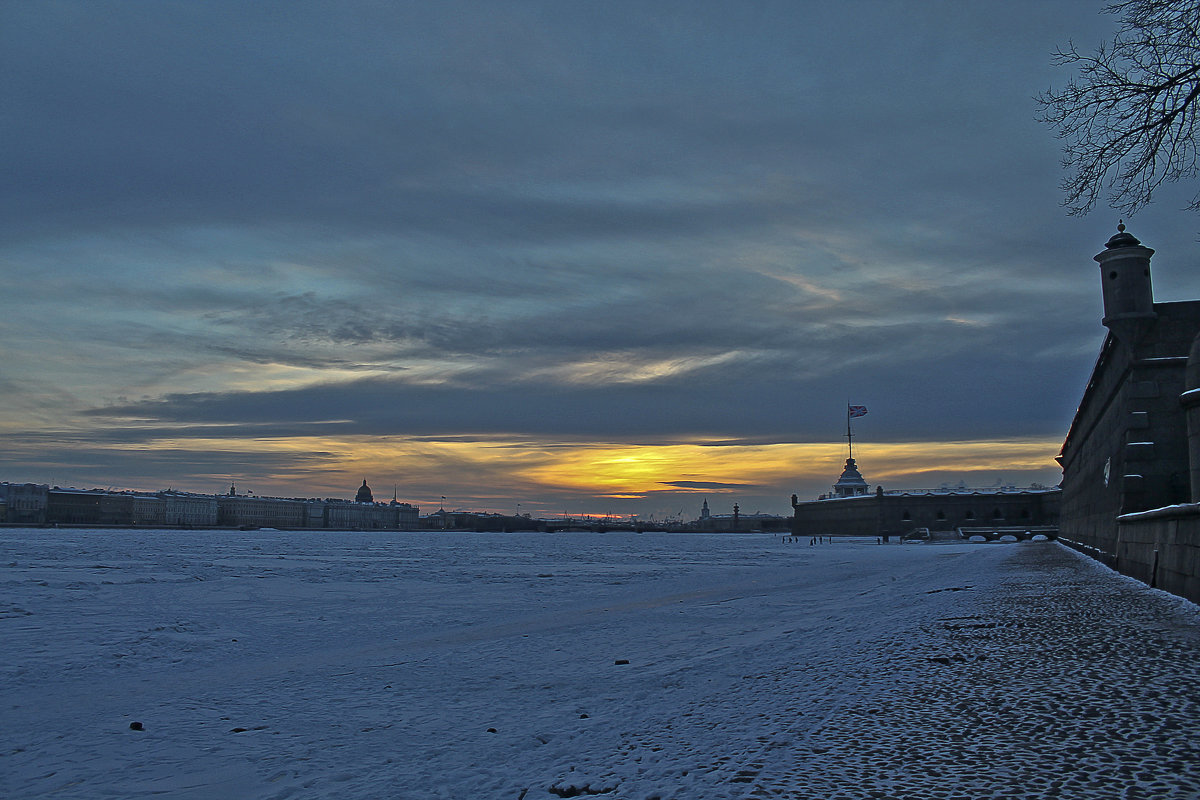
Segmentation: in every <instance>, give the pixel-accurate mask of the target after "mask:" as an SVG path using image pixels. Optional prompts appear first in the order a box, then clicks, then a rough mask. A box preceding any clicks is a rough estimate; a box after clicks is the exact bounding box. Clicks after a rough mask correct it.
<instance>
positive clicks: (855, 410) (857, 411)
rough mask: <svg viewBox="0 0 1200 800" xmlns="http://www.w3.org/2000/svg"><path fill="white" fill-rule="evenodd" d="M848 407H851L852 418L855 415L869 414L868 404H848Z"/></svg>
mask: <svg viewBox="0 0 1200 800" xmlns="http://www.w3.org/2000/svg"><path fill="white" fill-rule="evenodd" d="M847 408H848V409H849V413H850V417H851V418H852V419H853V418H854V417H865V416H866V415H867V407H866V406H847Z"/></svg>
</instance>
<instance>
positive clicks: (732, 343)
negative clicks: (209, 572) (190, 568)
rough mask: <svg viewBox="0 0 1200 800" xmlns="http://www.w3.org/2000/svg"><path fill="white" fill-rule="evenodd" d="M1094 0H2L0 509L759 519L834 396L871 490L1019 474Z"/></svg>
mask: <svg viewBox="0 0 1200 800" xmlns="http://www.w3.org/2000/svg"><path fill="white" fill-rule="evenodd" d="M1103 5H1104V3H1103V2H1083V1H1082V0H1061V1H1060V2H1050V3H1047V2H1004V3H1000V2H959V1H957V0H956V1H954V2H922V3H901V2H895V3H889V2H845V3H836V4H832V3H815V2H814V3H809V2H796V1H795V0H790V1H789V2H697V1H696V0H692V1H691V2H686V3H684V2H655V3H645V2H636V3H635V2H619V1H618V2H605V3H595V2H570V1H563V0H554V1H553V2H524V1H523V0H517V1H516V2H505V3H490V2H481V1H479V0H473V1H471V2H459V1H458V0H448V1H447V2H438V3H385V2H342V3H336V4H332V3H306V2H280V3H271V2H261V3H240V2H233V3H227V2H220V1H219V0H215V1H214V2H205V3H193V2H160V1H159V0H155V1H154V2H100V3H97V2H39V3H21V2H3V3H0V143H2V144H3V159H2V161H0V165H2V166H0V169H3V175H2V180H0V211H2V213H0V275H2V277H3V290H2V291H0V343H2V352H3V359H2V360H0V439H2V443H0V481H2V480H7V481H14V482H26V481H28V482H36V483H47V484H50V485H58V486H76V487H114V488H122V489H143V490H158V489H165V488H176V489H185V490H190V491H198V492H222V491H227V490H228V487H229V485H230V484H231V483H232V484H235V485H236V486H237V487H238V490H239V491H252V492H254V493H255V494H260V495H275V496H287V497H353V493H354V491H355V489H356V488H357V487H358V486H359V485H360V483H361V482H362V481H363V480H364V479H365V480H367V481H368V483H369V484H370V485H371V487H372V488H373V489H374V491H375V494H376V497H377V498H383V499H390V498H391V497H392V496H396V497H398V498H399V499H400V500H402V501H408V502H412V503H416V504H419V505H420V506H421V508H422V511H423V512H428V511H432V510H436V508H437V507H438V506H439V505H442V503H443V501H442V499H441V498H442V497H445V498H446V500H445V501H444V502H445V507H446V508H463V509H472V510H491V511H498V512H503V513H515V512H517V511H518V510H519V511H520V512H521V513H530V514H533V515H535V516H550V515H558V514H562V513H568V514H638V515H640V516H642V517H643V518H645V517H650V516H655V517H658V518H661V517H668V516H682V517H683V518H689V519H690V518H695V517H696V516H697V515H698V513H699V510H700V506H701V503H702V502H703V500H704V499H707V500H708V502H709V506H710V508H711V509H712V511H713V513H731V511H732V508H733V505H734V503H737V504H738V505H739V506H740V509H741V511H742V513H754V512H762V513H776V514H786V513H790V503H789V498H790V495H791V494H793V493H797V494H799V495H800V496H801V497H802V498H810V497H815V496H816V495H818V494H819V493H821V492H822V491H825V490H827V489H828V487H829V485H830V484H831V483H833V481H834V480H836V478H837V476H838V475H839V474H840V472H841V468H842V465H843V462H844V461H845V458H846V441H845V427H846V405H847V403H854V404H861V405H865V406H867V407H868V409H869V413H868V414H867V416H865V417H862V418H861V419H857V420H856V421H855V431H854V432H855V448H854V454H855V457H856V459H857V460H858V464H859V467H860V469H861V470H862V472H863V475H864V477H865V478H866V479H867V481H868V482H870V483H871V484H872V485H876V484H878V485H882V486H883V487H884V488H885V489H903V488H927V487H936V486H939V485H941V484H943V483H947V482H949V483H958V482H959V481H962V482H964V483H966V484H968V485H971V486H994V485H998V484H1000V483H1004V484H1015V485H1030V484H1033V483H1041V484H1045V485H1054V484H1056V483H1057V482H1058V480H1059V479H1060V477H1061V473H1060V471H1059V470H1058V468H1057V465H1056V464H1055V463H1054V460H1053V459H1054V456H1055V455H1056V454H1057V453H1058V450H1059V447H1060V446H1061V443H1062V439H1063V436H1064V435H1065V433H1066V430H1067V428H1068V426H1069V424H1070V421H1071V417H1072V415H1073V413H1074V410H1075V408H1076V406H1077V403H1078V400H1079V398H1080V396H1081V395H1082V391H1083V387H1084V385H1085V383H1086V380H1087V376H1088V373H1089V371H1090V369H1091V367H1092V365H1093V363H1094V361H1095V358H1096V354H1097V353H1098V350H1099V346H1100V343H1101V341H1102V340H1103V334H1104V329H1103V328H1102V327H1101V325H1100V322H1099V320H1100V317H1101V297H1100V286H1099V277H1098V272H1097V267H1096V265H1095V263H1094V262H1093V261H1092V256H1093V255H1094V254H1096V253H1097V252H1099V251H1100V250H1101V249H1103V245H1104V242H1105V241H1106V240H1107V239H1108V237H1109V236H1110V235H1111V234H1112V233H1114V232H1115V226H1116V223H1117V218H1118V214H1117V213H1116V212H1113V211H1109V210H1108V209H1105V208H1101V209H1099V210H1097V211H1094V212H1093V213H1092V214H1090V215H1089V216H1086V217H1083V218H1075V217H1069V216H1067V214H1066V212H1065V210H1064V209H1063V208H1062V206H1061V200H1062V196H1063V195H1062V192H1061V190H1060V188H1059V184H1060V183H1061V180H1062V178H1063V171H1062V169H1061V167H1060V163H1059V162H1060V159H1061V142H1059V141H1058V140H1056V139H1055V137H1054V134H1053V131H1051V130H1050V129H1048V128H1047V127H1046V126H1044V125H1041V124H1039V123H1038V122H1037V121H1036V113H1037V104H1036V102H1035V99H1034V98H1035V96H1036V95H1037V94H1038V93H1039V92H1041V91H1043V90H1045V89H1048V88H1051V87H1056V86H1062V85H1063V84H1064V83H1065V82H1066V80H1067V79H1068V78H1069V77H1070V76H1069V73H1067V72H1066V71H1064V69H1063V68H1061V67H1056V66H1054V65H1053V63H1052V59H1051V55H1052V53H1053V51H1054V50H1055V48H1057V47H1060V46H1065V45H1067V44H1068V43H1069V42H1072V41H1073V42H1074V43H1075V44H1076V45H1078V46H1079V47H1080V48H1081V49H1085V50H1090V49H1092V48H1093V47H1094V46H1095V45H1097V44H1099V43H1100V42H1101V41H1103V40H1104V39H1105V38H1107V37H1109V36H1111V34H1112V32H1113V30H1114V29H1115V19H1114V18H1113V17H1112V16H1111V15H1106V14H1103V13H1101V10H1102V7H1103ZM1190 196H1191V187H1176V188H1173V189H1169V190H1167V191H1164V192H1162V193H1161V194H1160V196H1159V198H1158V200H1157V202H1155V203H1154V204H1153V205H1151V206H1149V207H1148V208H1147V209H1145V210H1143V211H1142V212H1140V213H1139V214H1138V215H1137V216H1136V217H1134V218H1132V219H1127V220H1126V223H1127V224H1128V226H1129V231H1130V233H1133V234H1134V235H1135V236H1137V237H1138V238H1139V239H1141V240H1142V242H1143V243H1144V244H1145V245H1147V246H1148V247H1152V248H1154V249H1155V250H1156V251H1157V255H1156V256H1155V258H1154V262H1153V267H1154V283H1155V295H1156V299H1157V300H1185V299H1193V298H1196V297H1200V275H1198V273H1197V272H1196V270H1195V269H1194V268H1193V266H1192V263H1193V262H1192V258H1193V255H1194V253H1195V248H1196V242H1197V235H1198V231H1200V219H1198V218H1197V217H1196V215H1194V214H1190V213H1188V212H1186V211H1183V210H1182V209H1183V207H1184V206H1185V205H1186V203H1187V201H1188V199H1190Z"/></svg>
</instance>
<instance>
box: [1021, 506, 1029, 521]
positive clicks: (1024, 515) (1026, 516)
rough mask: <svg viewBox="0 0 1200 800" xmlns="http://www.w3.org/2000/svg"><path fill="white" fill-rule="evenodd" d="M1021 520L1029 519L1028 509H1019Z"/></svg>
mask: <svg viewBox="0 0 1200 800" xmlns="http://www.w3.org/2000/svg"><path fill="white" fill-rule="evenodd" d="M1021 519H1029V509H1028V508H1022V509H1021Z"/></svg>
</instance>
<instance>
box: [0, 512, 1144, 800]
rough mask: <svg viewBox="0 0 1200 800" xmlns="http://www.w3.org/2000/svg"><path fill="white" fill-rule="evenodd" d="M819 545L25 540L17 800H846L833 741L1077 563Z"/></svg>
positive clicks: (619, 538)
mask: <svg viewBox="0 0 1200 800" xmlns="http://www.w3.org/2000/svg"><path fill="white" fill-rule="evenodd" d="M807 541H808V540H804V543H803V544H795V543H785V542H784V540H783V539H781V538H779V537H775V536H771V535H728V534H711V535H680V534H641V535H637V534H617V533H611V534H604V535H597V534H458V533H284V532H276V531H270V532H267V531H258V532H240V531H239V532H211V531H196V532H181V531H169V532H168V531H136V532H135V531H66V530H23V529H8V530H0V543H2V545H3V556H2V557H0V581H2V584H3V587H4V591H3V594H2V600H0V641H2V642H3V648H2V653H0V676H2V677H3V685H2V688H0V708H2V709H3V717H2V723H3V724H2V732H0V752H2V753H3V760H2V761H0V795H3V796H5V797H41V796H48V797H55V798H59V797H61V798H95V797H122V798H134V797H149V796H155V797H167V798H208V797H213V798H219V797H238V798H325V797H334V796H336V797H339V798H462V797H476V798H514V800H516V798H525V800H545V799H546V798H554V797H566V796H580V795H586V794H597V793H599V794H602V796H606V797H613V798H653V797H658V798H664V799H665V798H680V799H681V800H683V799H685V798H697V799H699V798H704V799H705V800H711V799H713V798H737V797H747V796H788V797H810V796H811V797H814V798H815V797H833V796H838V795H837V794H836V792H835V791H834V790H832V789H821V790H819V791H818V790H816V789H814V790H813V792H814V793H812V794H806V793H804V792H805V791H807V790H805V789H803V785H805V783H806V782H807V781H808V778H805V777H803V776H801V778H797V777H796V775H798V774H800V773H797V772H796V770H797V764H799V763H807V762H805V761H804V759H813V758H816V759H818V761H819V760H820V759H821V758H823V756H821V755H820V754H821V753H824V752H826V750H827V749H828V748H829V746H830V745H829V744H828V742H827V741H826V739H823V738H822V737H823V736H824V734H822V731H829V730H833V729H835V728H838V726H839V725H840V726H842V727H846V726H848V725H850V723H849V722H847V720H854V719H857V717H855V716H854V715H855V714H858V713H860V712H859V711H854V712H853V713H851V709H859V710H860V711H861V709H863V708H866V709H868V710H869V709H872V708H876V707H881V708H886V707H888V706H889V704H891V705H894V704H895V702H896V701H895V700H894V699H889V697H890V695H891V694H892V693H895V692H897V691H901V692H902V694H903V696H907V693H908V690H907V688H906V687H910V686H919V685H922V684H929V681H930V677H931V675H932V673H931V670H935V669H942V668H943V667H944V666H945V665H944V664H943V663H942V662H941V661H939V660H938V659H939V658H944V659H950V658H951V656H949V655H945V654H944V652H943V649H939V648H942V647H943V644H944V641H945V640H946V636H948V635H949V634H947V633H946V625H947V623H944V622H939V620H947V619H963V618H969V617H971V616H972V614H975V613H976V611H977V609H976V604H978V602H979V600H980V598H981V597H985V596H994V595H996V594H997V588H998V587H999V586H1000V585H1001V583H1002V581H1003V580H1005V579H1006V577H1005V576H1006V575H1008V574H1009V572H1011V566H1010V561H1011V559H1012V558H1013V555H1014V554H1015V553H1020V552H1029V551H1028V550H1027V548H1039V547H1040V548H1056V549H1060V548H1059V547H1058V545H1054V544H1051V543H1041V544H1035V543H1031V544H1023V545H980V544H951V545H898V544H891V545H877V544H876V543H875V540H874V539H871V540H863V541H853V542H851V541H847V542H839V543H835V544H824V545H818V546H809V545H808V544H807ZM1071 557H1073V558H1079V557H1078V556H1074V555H1073V554H1072V555H1071ZM1097 574H1099V573H1097ZM1130 591H1132V590H1130ZM1145 591H1146V592H1149V590H1145ZM1001 594H1003V593H1001ZM939 637H940V638H939ZM945 664H951V665H952V666H954V667H955V668H958V662H955V661H950V660H947V661H946V662H945ZM1004 691H1005V690H1004V689H1003V688H998V689H997V692H999V693H1000V696H1001V699H1003V700H1005V701H1006V702H1008V701H1011V702H1018V701H1019V698H1016V697H1012V698H1009V697H1005V696H1003V695H1004ZM1014 691H1016V690H1014ZM1022 691H1024V690H1022ZM862 713H867V712H862ZM867 718H869V719H873V720H874V724H876V725H877V726H878V725H880V724H882V723H881V720H883V719H891V718H890V717H887V714H886V713H884V711H878V710H877V711H875V712H872V713H867ZM134 721H137V722H141V723H143V725H144V728H145V729H144V731H134V730H131V729H130V727H129V725H130V723H131V722H134ZM858 724H859V723H855V725H858ZM889 725H890V726H891V728H889V729H888V731H887V732H885V733H882V734H881V735H884V736H886V737H889V738H888V739H887V741H888V747H889V748H890V747H891V744H890V743H891V738H890V737H893V736H894V737H897V742H896V743H897V746H900V745H901V744H903V745H904V746H906V747H907V746H910V745H909V744H905V743H906V742H910V741H912V740H920V738H921V737H922V736H923V730H924V729H923V725H924V723H923V722H922V720H921V718H920V716H919V715H914V716H913V717H912V718H911V719H907V718H905V719H904V721H902V722H901V723H900V726H899V727H898V728H897V727H896V722H895V721H894V720H893V721H892V722H891V723H889ZM851 727H853V726H851ZM864 730H865V729H864ZM839 735H840V734H839ZM848 735H849V736H850V738H851V739H852V738H853V732H852V731H851V732H850V733H849V734H848ZM847 764H848V762H838V761H834V762H831V763H826V764H824V765H823V766H822V767H821V768H820V770H819V771H821V772H822V773H823V776H822V780H825V782H826V784H827V785H828V786H832V787H839V786H840V787H842V788H844V789H846V790H847V791H851V790H853V788H854V787H856V786H861V785H862V779H861V778H859V777H853V772H852V770H850V768H849V766H847ZM772 769H773V770H774V771H775V775H776V776H777V780H782V781H785V783H788V785H790V786H791V787H792V788H791V789H790V790H789V792H783V793H780V792H767V793H766V794H762V795H751V794H750V792H751V791H752V790H755V788H756V787H759V786H761V785H766V784H763V781H766V780H768V776H769V774H770V773H771V770H772ZM848 770H850V771H848ZM801 772H805V774H808V773H807V768H805V770H801ZM839 776H840V777H839ZM897 780H899V778H897ZM797 781H799V782H798V783H797ZM839 781H840V783H839ZM818 783H819V781H818ZM846 796H847V797H850V796H856V797H857V796H870V795H861V794H847V795H846ZM888 796H896V797H899V796H902V793H899V792H893V794H892V795H888ZM912 796H914V797H916V796H921V795H920V794H914V795H912ZM925 796H933V795H929V794H926V795H925ZM947 796H950V795H947ZM1029 796H1033V795H1029Z"/></svg>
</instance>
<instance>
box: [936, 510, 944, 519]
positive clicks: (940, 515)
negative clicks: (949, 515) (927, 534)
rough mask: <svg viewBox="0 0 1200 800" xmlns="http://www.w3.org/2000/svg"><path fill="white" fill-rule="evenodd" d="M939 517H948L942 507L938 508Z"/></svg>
mask: <svg viewBox="0 0 1200 800" xmlns="http://www.w3.org/2000/svg"><path fill="white" fill-rule="evenodd" d="M937 518H938V519H939V520H943V519H945V518H946V512H945V511H942V510H941V509H939V510H938V517H937Z"/></svg>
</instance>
